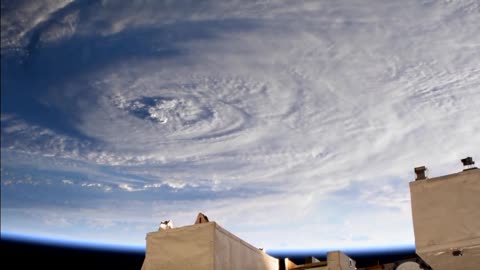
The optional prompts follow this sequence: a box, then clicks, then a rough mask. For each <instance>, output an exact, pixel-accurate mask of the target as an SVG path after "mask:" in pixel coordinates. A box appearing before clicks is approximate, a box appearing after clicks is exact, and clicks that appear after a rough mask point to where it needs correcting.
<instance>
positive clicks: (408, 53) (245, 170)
mask: <svg viewBox="0 0 480 270" xmlns="http://www.w3.org/2000/svg"><path fill="white" fill-rule="evenodd" d="M478 10H479V6H478V2H477V1H437V2H429V1H424V2H418V1H402V2H398V3H397V2H391V3H386V2H379V1H368V2H362V3H352V2H351V1H301V2H296V3H295V5H293V4H291V3H289V2H287V1H229V2H223V1H222V2H220V1H202V2H198V1H174V2H165V1H151V2H149V1H146V2H144V3H142V4H141V5H140V4H138V3H136V2H132V3H119V2H110V1H101V2H93V1H92V2H89V1H71V2H70V1H36V2H35V3H30V1H23V2H22V1H16V2H13V1H12V2H10V1H7V2H5V4H3V3H2V30H3V29H6V30H8V31H2V37H1V43H2V44H1V45H2V46H1V48H2V51H1V52H2V60H1V61H2V119H1V121H2V130H1V132H2V134H1V135H2V136H1V140H2V141H1V142H2V148H1V151H2V152H1V154H2V191H1V192H2V230H3V231H5V232H11V233H16V234H25V235H38V236H44V237H47V238H52V237H53V238H55V237H57V238H62V239H71V240H75V239H77V240H80V239H82V240H84V239H91V240H92V241H93V240H95V239H100V240H99V241H102V242H105V243H116V244H127V245H135V246H138V245H140V246H141V245H143V241H144V235H145V233H146V232H148V231H151V230H155V229H156V228H157V226H158V223H159V222H160V221H161V220H163V219H173V220H174V221H175V224H176V225H185V224H190V223H191V222H193V221H192V218H194V217H195V215H196V213H197V212H199V211H204V212H205V213H206V214H207V215H209V217H211V218H212V219H214V220H217V221H218V222H220V223H221V224H222V225H223V226H225V227H226V228H228V229H229V230H231V231H233V232H235V233H236V234H238V235H240V236H241V237H242V238H245V239H246V240H247V241H249V242H251V243H253V244H255V245H258V246H262V247H266V248H270V249H282V248H319V249H329V248H348V247H350V248H352V247H358V248H361V247H375V246H389V245H390V246H396V245H397V246H398V245H405V244H413V233H412V229H411V214H410V208H409V195H408V188H407V184H408V181H409V180H411V179H412V177H413V176H412V169H413V167H415V166H417V165H423V164H425V165H428V166H429V167H430V168H431V169H432V171H433V172H434V174H437V175H440V174H443V173H449V172H454V171H457V170H458V165H457V164H456V162H457V160H458V159H459V158H462V157H465V156H467V155H473V156H475V155H478V149H477V148H475V146H477V145H480V139H479V138H478V136H475V134H478V132H479V131H480V130H479V129H480V118H479V117H478V115H480V111H479V105H480V104H479V102H478V100H480V91H478V89H479V87H480V76H479V75H478V74H480V69H479V67H478V64H477V63H478V59H479V57H480V55H479V53H478V51H479V50H478V48H479V44H480V39H479V38H478V37H480V33H479V30H478V27H476V20H478ZM18 14H20V15H18ZM18 16H20V17H21V16H24V17H25V18H28V20H19V18H18ZM266 217H268V218H266ZM372 220H375V224H373V225H372V222H371V221H372ZM67 221H68V222H67ZM372 226H373V227H374V228H375V230H372V229H371V228H372ZM293 230H294V231H295V232H293ZM298 230H300V232H298ZM125 231H128V232H129V233H128V235H129V236H128V237H127V236H125V234H124V233H122V232H125ZM393 232H395V233H393ZM312 237H313V238H312ZM312 239H313V240H312Z"/></svg>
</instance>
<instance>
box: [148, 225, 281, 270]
mask: <svg viewBox="0 0 480 270" xmlns="http://www.w3.org/2000/svg"><path fill="white" fill-rule="evenodd" d="M146 240H147V250H146V254H145V260H144V262H143V266H142V270H172V269H185V270H187V269H195V270H245V269H249V270H250V269H251V270H277V269H278V265H279V264H278V260H277V259H276V258H273V257H271V256H269V255H268V254H266V253H265V252H263V251H261V250H259V249H257V248H255V247H253V246H252V245H250V244H248V243H247V242H245V241H243V240H241V239H240V238H238V237H237V236H235V235H233V234H232V233H230V232H228V231H227V230H225V229H223V228H222V227H220V226H219V225H218V224H216V223H215V222H208V223H202V224H196V225H191V226H185V227H180V228H175V229H169V230H160V231H157V232H150V233H148V234H147V239H146Z"/></svg>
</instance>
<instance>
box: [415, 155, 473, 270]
mask: <svg viewBox="0 0 480 270" xmlns="http://www.w3.org/2000/svg"><path fill="white" fill-rule="evenodd" d="M462 162H463V163H464V165H465V166H468V167H467V168H466V169H465V170H463V171H462V172H459V173H455V174H450V175H445V176H440V177H435V178H427V177H426V176H425V173H424V172H425V170H426V168H425V167H418V168H415V173H416V174H417V179H416V181H413V182H410V195H411V203H412V216H413V228H414V233H415V246H416V253H417V254H418V255H419V256H420V257H421V258H422V259H423V260H424V261H425V262H426V263H428V264H429V265H430V266H431V267H432V268H433V269H434V270H453V269H459V270H460V269H461V270H478V269H480V170H479V169H477V168H475V167H473V166H472V165H473V164H474V162H473V161H472V159H471V158H467V159H463V160H462Z"/></svg>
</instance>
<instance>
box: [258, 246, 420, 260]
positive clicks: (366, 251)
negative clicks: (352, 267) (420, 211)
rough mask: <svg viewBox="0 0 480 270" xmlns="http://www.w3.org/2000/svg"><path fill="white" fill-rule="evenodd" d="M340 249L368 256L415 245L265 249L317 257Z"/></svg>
mask: <svg viewBox="0 0 480 270" xmlns="http://www.w3.org/2000/svg"><path fill="white" fill-rule="evenodd" d="M337 250H339V251H341V252H343V253H345V254H347V255H349V256H369V255H382V256H383V255H392V254H398V253H414V252H415V245H413V244H410V245H408V244H404V245H396V246H376V247H372V246H370V247H364V248H361V247H355V248H348V247H346V248H332V249H325V248H324V249H315V248H311V249H269V250H266V253H267V254H268V255H270V256H273V257H277V258H280V257H298V258H305V257H310V256H313V257H318V258H324V257H326V255H327V252H330V251H337Z"/></svg>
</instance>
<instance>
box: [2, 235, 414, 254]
mask: <svg viewBox="0 0 480 270" xmlns="http://www.w3.org/2000/svg"><path fill="white" fill-rule="evenodd" d="M1 238H2V239H5V240H11V241H19V242H25V243H31V244H41V245H53V246H58V247H65V248H82V249H92V250H99V251H115V252H126V253H132V252H133V253H145V246H140V245H138V246H135V245H122V244H113V243H98V242H91V241H79V240H68V239H59V238H51V237H41V236H35V235H24V234H17V233H8V232H1ZM336 250H340V251H342V252H344V253H346V254H348V255H350V256H368V255H379V254H381V255H390V254H397V253H413V252H415V245H413V244H411V245H397V246H378V247H365V248H360V247H356V248H332V249H314V248H312V249H268V250H266V253H267V254H269V255H270V256H273V257H276V258H281V257H299V258H300V257H309V256H313V257H319V258H322V257H325V256H326V254H327V252H329V251H336Z"/></svg>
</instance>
